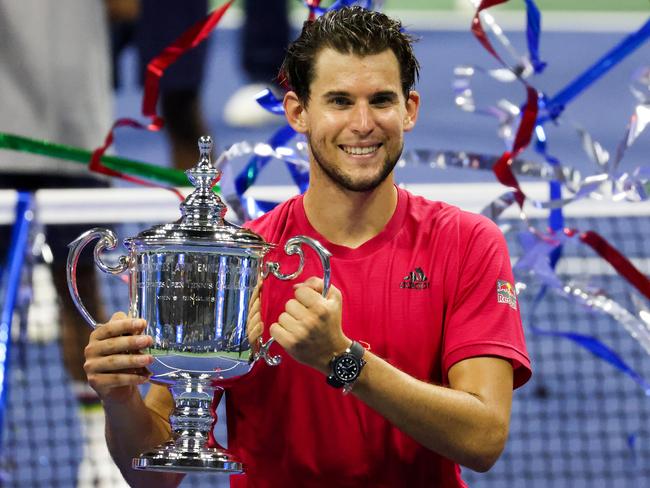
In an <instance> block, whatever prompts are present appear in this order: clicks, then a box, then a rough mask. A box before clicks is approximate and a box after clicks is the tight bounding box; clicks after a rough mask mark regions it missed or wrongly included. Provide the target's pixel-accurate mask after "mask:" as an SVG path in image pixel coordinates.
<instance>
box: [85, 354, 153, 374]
mask: <svg viewBox="0 0 650 488" xmlns="http://www.w3.org/2000/svg"><path fill="white" fill-rule="evenodd" d="M152 362H153V356H150V355H149V354H113V355H112V356H103V357H97V358H93V359H89V360H88V361H86V371H87V372H89V373H114V372H116V371H122V370H128V369H138V368H144V367H146V366H149V365H150V364H151V363H152Z"/></svg>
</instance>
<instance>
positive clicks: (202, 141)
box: [199, 136, 212, 159]
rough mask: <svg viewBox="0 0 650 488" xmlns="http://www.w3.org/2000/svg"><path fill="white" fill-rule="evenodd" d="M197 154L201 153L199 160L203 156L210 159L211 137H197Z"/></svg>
mask: <svg viewBox="0 0 650 488" xmlns="http://www.w3.org/2000/svg"><path fill="white" fill-rule="evenodd" d="M199 152H200V153H201V159H203V157H204V156H207V157H208V158H209V157H210V153H211V152H212V137H210V136H201V137H199Z"/></svg>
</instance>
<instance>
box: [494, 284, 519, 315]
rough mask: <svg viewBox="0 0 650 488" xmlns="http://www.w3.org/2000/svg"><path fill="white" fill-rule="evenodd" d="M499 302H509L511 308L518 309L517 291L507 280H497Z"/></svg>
mask: <svg viewBox="0 0 650 488" xmlns="http://www.w3.org/2000/svg"><path fill="white" fill-rule="evenodd" d="M497 302H498V303H507V304H508V305H509V306H510V308H512V309H513V310H517V292H516V290H515V287H514V286H512V285H511V284H510V283H509V282H507V281H505V280H497Z"/></svg>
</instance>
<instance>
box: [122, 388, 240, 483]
mask: <svg viewBox="0 0 650 488" xmlns="http://www.w3.org/2000/svg"><path fill="white" fill-rule="evenodd" d="M220 389H221V388H219V387H215V386H212V385H211V384H210V379H197V378H188V379H181V380H178V381H177V382H176V383H175V384H174V385H172V386H170V387H169V390H170V391H171V393H172V395H173V397H174V403H175V408H174V411H173V412H172V414H171V415H170V417H169V421H170V424H171V427H172V439H171V440H170V441H168V442H166V443H165V444H163V445H161V446H158V447H156V448H154V449H153V450H151V451H149V452H145V453H143V454H141V455H140V456H139V457H137V458H134V459H133V468H135V469H144V470H150V471H172V472H178V473H190V472H194V471H211V472H217V471H218V472H225V473H241V472H243V466H242V463H241V462H240V461H239V460H237V459H236V458H235V457H234V456H233V455H232V454H230V453H229V452H228V451H227V450H226V449H224V448H223V447H221V446H219V445H218V444H217V446H218V447H206V444H207V442H208V439H209V436H210V430H211V429H212V426H213V425H214V423H215V421H216V415H215V414H214V413H213V412H212V402H213V398H214V394H215V391H217V390H220ZM217 394H218V393H217ZM220 397H221V395H219V397H218V398H220Z"/></svg>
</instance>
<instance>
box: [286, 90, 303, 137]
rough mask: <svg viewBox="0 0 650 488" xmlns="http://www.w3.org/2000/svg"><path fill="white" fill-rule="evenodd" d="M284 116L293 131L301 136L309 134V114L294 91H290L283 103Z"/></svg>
mask: <svg viewBox="0 0 650 488" xmlns="http://www.w3.org/2000/svg"><path fill="white" fill-rule="evenodd" d="M282 106H283V107H284V115H285V117H286V118H287V122H289V125H290V126H291V128H292V129H293V130H295V131H296V132H298V133H300V134H304V133H305V132H307V112H306V111H305V108H304V107H303V106H302V103H301V102H300V100H299V99H298V95H296V92H294V91H288V92H287V93H286V94H285V95H284V100H283V102H282Z"/></svg>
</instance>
